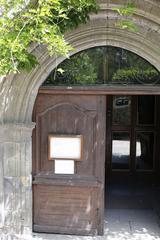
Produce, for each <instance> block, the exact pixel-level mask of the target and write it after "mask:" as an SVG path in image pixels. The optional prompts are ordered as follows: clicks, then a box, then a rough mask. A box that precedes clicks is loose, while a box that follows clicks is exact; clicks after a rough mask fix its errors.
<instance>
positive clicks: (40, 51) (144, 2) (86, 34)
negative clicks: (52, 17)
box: [0, 0, 160, 240]
mask: <svg viewBox="0 0 160 240" xmlns="http://www.w3.org/2000/svg"><path fill="white" fill-rule="evenodd" d="M125 2H126V0H124V1H121V0H100V1H99V3H100V5H101V10H100V11H99V13H98V14H97V15H92V16H91V19H90V21H89V22H88V23H87V24H86V25H82V26H80V27H79V28H78V29H76V30H75V31H72V32H68V33H66V39H67V40H68V41H69V42H70V43H71V44H72V45H73V47H74V48H76V51H77V52H78V51H81V50H84V49H87V48H90V47H94V46H102V45H111V46H118V47H122V48H125V49H127V50H130V51H133V52H134V53H137V54H138V55H140V56H142V57H144V58H145V59H146V60H148V61H149V62H150V63H151V64H153V65H154V66H155V67H156V68H157V69H159V70H160V60H159V57H160V3H159V0H150V1H149V0H134V2H135V5H136V7H137V11H136V13H135V14H134V16H133V17H132V19H133V21H134V22H135V23H136V24H137V25H138V28H139V30H138V32H131V31H128V30H122V29H118V28H117V27H116V25H115V23H116V21H117V19H119V16H118V15H117V13H116V12H115V11H113V7H115V6H120V5H121V4H123V3H125ZM31 48H32V51H33V52H34V54H35V55H36V56H37V57H38V59H39V62H40V65H39V66H37V68H35V69H34V70H32V71H31V72H30V73H26V72H23V73H21V74H17V75H11V76H8V77H7V78H6V79H1V80H0V99H1V101H0V209H1V211H0V213H1V214H0V239H4V240H6V239H8V240H9V239H27V240H30V239H32V182H31V172H32V169H31V166H32V156H31V152H32V147H31V146H32V142H31V141H32V140H31V135H32V129H33V127H34V124H33V123H32V110H33V106H34V102H35V98H36V96H37V92H38V89H39V86H40V85H41V84H42V82H43V81H44V80H45V79H46V77H47V76H48V75H49V73H50V72H51V71H52V70H53V69H54V67H55V66H56V65H57V64H59V63H60V62H61V61H62V60H63V58H62V57H57V58H56V57H52V58H51V57H49V56H48V54H47V51H46V49H45V48H44V47H42V46H35V45H33V46H32V47H31ZM72 54H73V53H72ZM34 239H35V238H34ZM37 239H44V238H43V236H42V235H41V236H39V237H38V236H37Z"/></svg>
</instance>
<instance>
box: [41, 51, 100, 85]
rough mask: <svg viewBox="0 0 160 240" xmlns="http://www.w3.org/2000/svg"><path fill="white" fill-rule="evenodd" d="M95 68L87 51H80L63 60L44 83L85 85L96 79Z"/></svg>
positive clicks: (92, 82)
mask: <svg viewBox="0 0 160 240" xmlns="http://www.w3.org/2000/svg"><path fill="white" fill-rule="evenodd" d="M97 75H98V74H97V69H96V66H95V64H94V61H93V59H92V58H91V56H90V55H89V54H88V52H81V53H79V54H76V55H75V56H73V57H71V59H69V60H65V61H64V63H62V64H61V65H60V67H59V68H57V69H55V71H53V73H52V74H51V75H50V76H49V77H48V79H47V80H46V81H45V85H51V84H53V85H56V84H57V85H59V84H60V85H61V84H62V85H64V84H65V85H67V84H69V85H71V84H73V85H76V84H78V85H85V84H94V83H95V82H96V80H97Z"/></svg>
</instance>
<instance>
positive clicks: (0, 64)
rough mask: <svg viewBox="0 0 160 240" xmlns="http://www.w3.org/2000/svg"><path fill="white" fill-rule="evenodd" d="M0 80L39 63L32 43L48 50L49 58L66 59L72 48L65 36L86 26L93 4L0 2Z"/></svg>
mask: <svg viewBox="0 0 160 240" xmlns="http://www.w3.org/2000/svg"><path fill="white" fill-rule="evenodd" d="M0 9H1V12H0V15H1V16H0V76H2V75H6V74H8V73H10V72H14V73H16V72H18V71H19V70H21V69H26V70H30V69H31V68H33V67H35V65H36V64H37V63H38V62H37V59H36V57H35V56H34V55H32V54H31V53H30V52H29V47H30V44H31V43H37V44H43V45H46V46H47V49H48V51H49V54H50V55H51V56H52V55H54V54H61V55H64V56H65V57H68V53H69V51H71V50H72V47H71V46H70V45H69V44H68V43H67V42H66V41H65V39H64V35H63V34H64V32H65V31H67V30H69V29H71V28H75V27H77V25H78V24H80V23H85V22H86V21H87V20H88V18H89V13H90V12H97V10H98V6H97V4H96V0H66V1H64V0H45V1H44V0H32V1H29V0H28V1H27V0H0Z"/></svg>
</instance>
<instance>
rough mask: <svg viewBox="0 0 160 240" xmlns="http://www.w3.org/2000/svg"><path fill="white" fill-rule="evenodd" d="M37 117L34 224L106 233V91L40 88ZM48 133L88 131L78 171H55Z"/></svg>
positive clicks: (45, 229)
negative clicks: (90, 92)
mask: <svg viewBox="0 0 160 240" xmlns="http://www.w3.org/2000/svg"><path fill="white" fill-rule="evenodd" d="M33 121H35V122H36V128H35V130H34V131H33V205H34V211H33V230H34V231H35V232H47V233H61V234H63V233H64V234H77V235H78V234H80V235H94V234H100V235H101V234H103V222H104V219H103V212H104V203H103V202H104V196H103V194H104V193H103V192H104V165H105V122H106V97H105V96H103V95H102V96H94V95H90V96H89V95H78V94H77V95H65V94H63V95H54V91H53V93H52V92H50V94H47V92H46V93H45V91H43V93H41V91H40V92H39V94H38V97H37V100H36V103H35V107H34V112H33ZM49 134H56V135H61V134H63V135H82V136H83V158H82V159H81V160H80V161H74V171H75V172H74V174H55V161H54V160H49V159H48V135H49Z"/></svg>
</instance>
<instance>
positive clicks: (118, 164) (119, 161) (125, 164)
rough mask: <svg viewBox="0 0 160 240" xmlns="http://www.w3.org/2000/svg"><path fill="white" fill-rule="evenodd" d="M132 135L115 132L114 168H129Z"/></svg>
mask: <svg viewBox="0 0 160 240" xmlns="http://www.w3.org/2000/svg"><path fill="white" fill-rule="evenodd" d="M129 158H130V136H129V133H125V132H119V133H117V132H114V133H113V139H112V169H129Z"/></svg>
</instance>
